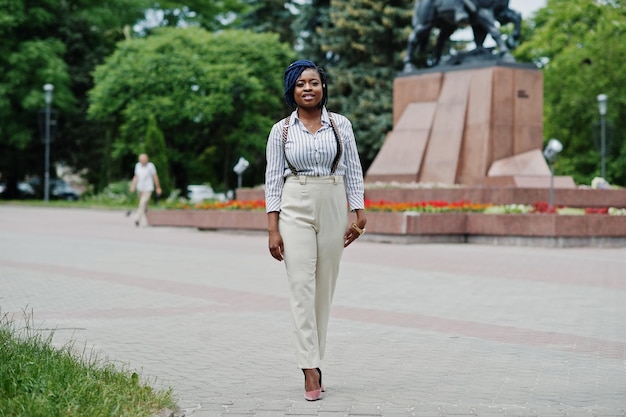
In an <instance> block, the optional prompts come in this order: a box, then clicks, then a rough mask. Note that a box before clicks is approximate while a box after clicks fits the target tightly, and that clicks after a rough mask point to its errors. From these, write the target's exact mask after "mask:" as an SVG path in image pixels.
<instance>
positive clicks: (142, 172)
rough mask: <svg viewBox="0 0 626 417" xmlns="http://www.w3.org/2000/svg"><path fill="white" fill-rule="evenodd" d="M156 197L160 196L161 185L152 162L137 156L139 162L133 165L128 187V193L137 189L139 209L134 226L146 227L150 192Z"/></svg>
mask: <svg viewBox="0 0 626 417" xmlns="http://www.w3.org/2000/svg"><path fill="white" fill-rule="evenodd" d="M155 186H156V193H157V195H158V196H160V195H161V185H160V184H159V176H158V175H157V171H156V167H155V166H154V164H153V163H152V162H149V161H148V155H146V154H145V153H142V154H141V155H139V162H137V164H135V175H134V176H133V181H132V183H131V185H130V192H131V193H134V192H135V189H137V194H138V196H139V207H138V208H137V212H136V213H135V226H147V225H148V219H147V217H146V212H147V211H148V203H149V202H150V197H151V196H152V192H153V191H154V190H155Z"/></svg>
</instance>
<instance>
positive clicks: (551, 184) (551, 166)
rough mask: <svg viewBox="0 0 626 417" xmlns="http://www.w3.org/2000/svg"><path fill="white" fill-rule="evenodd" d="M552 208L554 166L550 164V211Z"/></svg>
mask: <svg viewBox="0 0 626 417" xmlns="http://www.w3.org/2000/svg"><path fill="white" fill-rule="evenodd" d="M553 207H554V164H553V163H552V164H550V209H552V208H553Z"/></svg>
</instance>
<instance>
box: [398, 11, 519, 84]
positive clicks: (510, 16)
mask: <svg viewBox="0 0 626 417" xmlns="http://www.w3.org/2000/svg"><path fill="white" fill-rule="evenodd" d="M496 21H497V22H499V23H500V24H507V23H513V24H514V29H513V33H512V34H511V36H509V37H508V38H507V39H506V42H505V41H504V39H503V37H502V34H501V33H500V30H499V29H498V27H497V25H496ZM521 23H522V17H521V14H520V13H518V12H516V11H515V10H512V9H510V8H509V1H508V0H417V1H416V3H415V8H414V9H413V21H412V27H413V30H412V32H411V35H410V36H409V42H408V47H407V52H406V57H405V58H404V71H405V72H411V71H413V70H415V67H414V66H413V64H412V62H411V61H412V60H413V55H414V53H415V51H416V49H417V52H418V53H419V54H423V53H424V52H425V50H426V46H427V45H428V40H429V38H430V32H431V30H432V29H433V28H435V27H437V28H439V30H440V32H439V36H438V38H437V43H436V45H435V48H434V51H433V55H432V61H431V66H436V65H438V64H439V63H440V61H441V55H442V52H443V47H444V45H445V43H446V41H447V40H448V39H449V38H450V36H451V35H452V34H453V33H454V32H455V31H456V30H457V29H458V28H459V27H462V26H466V25H471V27H472V30H473V32H474V42H475V43H476V49H475V50H474V51H471V53H469V55H472V56H482V57H483V58H484V57H489V58H491V59H493V58H494V54H493V53H492V52H491V51H489V50H487V49H485V48H484V47H483V43H484V41H485V38H486V37H487V34H490V35H491V37H492V38H493V39H494V41H495V42H496V45H497V48H498V54H497V55H495V57H497V58H499V59H500V60H502V61H504V62H515V59H514V58H513V56H512V55H511V54H510V52H509V51H510V50H511V49H513V48H515V47H516V46H517V44H518V43H519V39H520V35H521ZM466 55H468V54H464V55H463V54H460V56H461V57H463V56H466ZM461 61H462V58H461V59H459V58H457V59H456V61H455V62H453V64H459V63H461Z"/></svg>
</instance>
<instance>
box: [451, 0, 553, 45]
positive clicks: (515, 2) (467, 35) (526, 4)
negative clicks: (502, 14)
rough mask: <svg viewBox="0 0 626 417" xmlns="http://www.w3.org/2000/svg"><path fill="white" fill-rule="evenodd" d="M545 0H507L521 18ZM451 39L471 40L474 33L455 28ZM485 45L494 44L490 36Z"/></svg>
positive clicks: (545, 0) (528, 14)
mask: <svg viewBox="0 0 626 417" xmlns="http://www.w3.org/2000/svg"><path fill="white" fill-rule="evenodd" d="M546 2H547V0H509V8H511V9H513V10H515V11H517V12H520V13H521V14H522V19H529V18H530V17H531V16H532V15H533V13H535V12H536V11H537V10H538V9H540V8H542V7H545V5H546ZM451 39H454V40H459V41H460V40H463V41H472V40H473V39H474V35H473V34H472V31H471V29H469V28H465V29H460V30H457V31H456V32H455V33H454V34H453V35H452V36H451ZM485 46H486V47H493V46H495V42H494V41H493V39H491V37H490V36H487V40H486V41H485ZM472 47H473V46H472ZM470 49H471V48H470Z"/></svg>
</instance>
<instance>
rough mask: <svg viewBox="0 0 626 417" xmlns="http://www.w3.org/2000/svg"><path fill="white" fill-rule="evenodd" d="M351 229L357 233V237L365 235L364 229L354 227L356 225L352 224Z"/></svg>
mask: <svg viewBox="0 0 626 417" xmlns="http://www.w3.org/2000/svg"><path fill="white" fill-rule="evenodd" d="M352 228H353V229H354V230H356V231H357V232H359V236H361V235H362V234H363V233H365V228H363V229H361V228H360V227H359V226H357V225H356V223H352Z"/></svg>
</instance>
